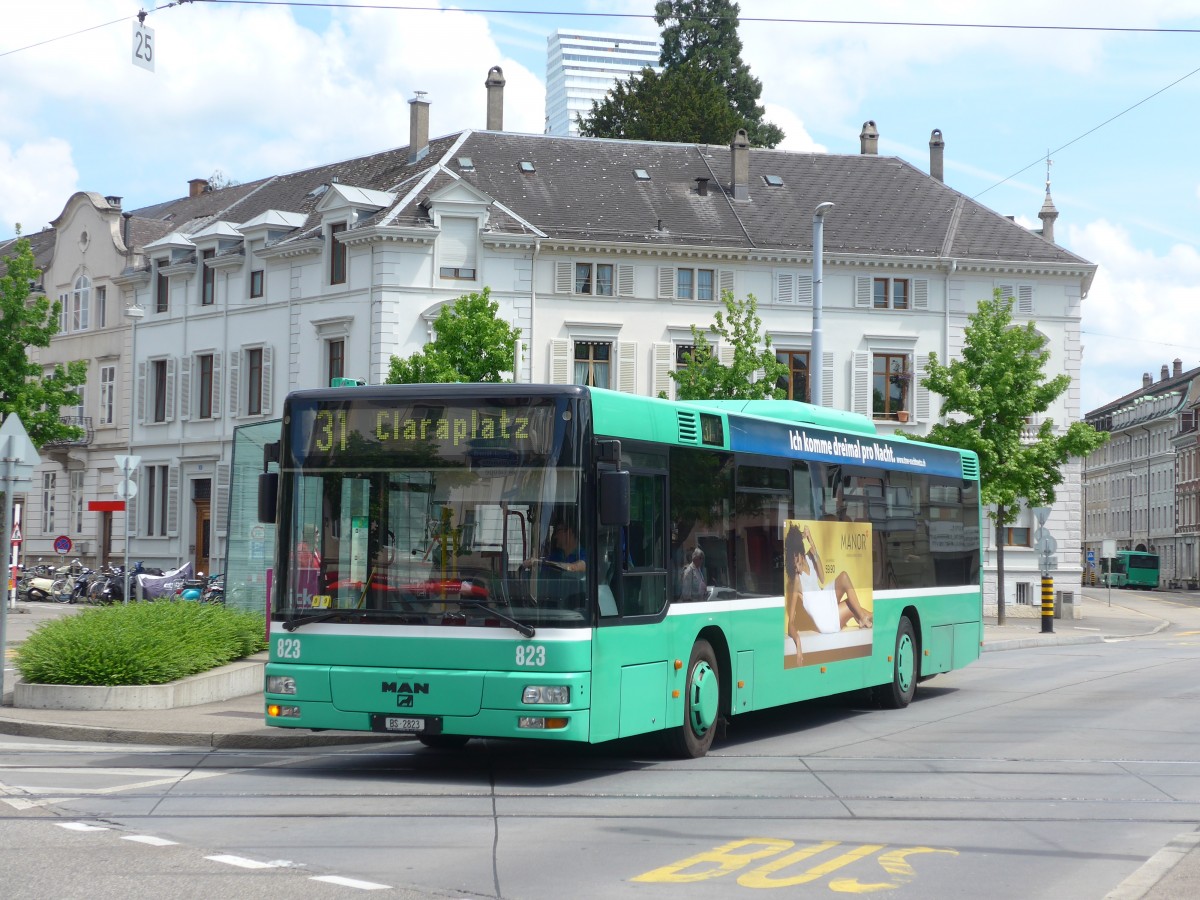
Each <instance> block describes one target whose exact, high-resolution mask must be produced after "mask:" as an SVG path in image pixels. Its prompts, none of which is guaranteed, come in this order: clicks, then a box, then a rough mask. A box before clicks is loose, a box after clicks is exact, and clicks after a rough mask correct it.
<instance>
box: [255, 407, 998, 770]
mask: <svg viewBox="0 0 1200 900" xmlns="http://www.w3.org/2000/svg"><path fill="white" fill-rule="evenodd" d="M276 461H277V463H278V473H275V472H271V473H270V474H264V475H263V476H262V479H261V484H260V517H261V518H262V519H263V520H264V521H273V522H275V523H276V524H277V534H278V535H279V538H278V541H277V547H276V549H275V560H274V566H273V570H272V571H273V583H272V585H271V589H270V601H269V602H270V616H269V618H270V629H271V640H270V659H269V662H268V664H267V672H266V676H267V678H266V697H265V702H266V721H267V723H268V724H270V725H274V726H280V727H285V728H305V729H344V730H350V731H377V732H390V733H399V734H410V735H414V736H415V737H417V738H418V739H419V740H421V741H422V742H424V743H425V744H427V745H429V746H435V747H455V746H461V745H462V744H464V743H466V742H467V741H468V740H469V739H470V738H472V737H491V738H528V739H537V740H551V741H576V742H586V743H599V742H603V741H610V740H614V739H617V738H624V737H629V736H632V735H639V734H646V733H649V732H662V733H663V735H664V737H665V739H666V743H667V745H668V746H669V747H670V749H671V750H672V751H673V752H675V753H677V754H679V755H681V756H685V757H699V756H702V755H704V753H706V752H707V751H708V749H709V746H710V745H711V743H712V741H713V737H714V735H715V734H716V732H717V731H718V730H719V726H720V725H721V724H722V723H724V722H727V721H729V720H736V718H737V716H739V715H741V714H743V713H747V712H750V711H752V710H762V709H766V708H769V707H775V706H779V705H782V704H787V703H794V702H796V701H801V700H807V699H811V698H814V697H821V696H825V695H830V694H836V693H840V692H844V691H850V690H857V689H863V688H872V689H874V691H875V694H876V696H877V698H878V700H879V702H880V703H881V704H882V705H884V706H889V707H903V706H906V705H907V704H908V703H909V702H910V700H911V699H912V697H913V694H914V692H915V690H916V687H917V683H918V681H920V680H923V679H924V678H926V677H929V676H932V675H933V674H935V673H938V672H946V671H949V670H951V669H955V668H959V667H961V666H964V665H966V664H968V663H970V662H971V661H973V660H975V659H977V658H978V656H979V649H980V642H981V639H982V634H983V630H982V597H983V592H982V577H981V570H980V560H981V558H982V548H981V545H980V541H981V535H982V533H983V532H982V528H981V524H982V522H981V518H980V516H981V511H980V490H979V474H978V473H979V464H978V460H977V458H976V457H975V456H974V455H973V454H972V453H969V452H966V451H958V450H953V449H947V448H944V447H937V446H933V445H928V444H922V443H918V442H915V441H909V440H905V439H903V438H901V437H894V436H888V435H881V434H877V433H876V430H875V426H874V425H873V423H872V422H871V420H870V419H867V418H865V417H862V416H857V415H854V414H851V413H846V412H840V411H836V410H828V409H822V408H818V407H813V406H809V405H807V404H803V403H797V402H793V401H772V400H763V401H707V402H671V401H667V400H661V399H654V398H649V397H639V396H633V395H630V394H625V393H618V392H614V391H606V390H600V389H594V388H588V387H583V386H578V385H529V384H469V385H467V384H457V385H385V386H370V387H367V386H364V387H352V388H341V389H323V390H312V391H301V392H296V393H293V394H292V395H290V396H289V397H288V398H287V400H286V402H285V406H284V412H283V432H282V436H281V440H280V443H279V444H278V445H269V446H268V448H267V452H266V459H265V460H264V471H266V470H267V467H268V465H269V464H272V463H274V462H276Z"/></svg>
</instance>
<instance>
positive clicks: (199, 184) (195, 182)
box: [188, 178, 208, 197]
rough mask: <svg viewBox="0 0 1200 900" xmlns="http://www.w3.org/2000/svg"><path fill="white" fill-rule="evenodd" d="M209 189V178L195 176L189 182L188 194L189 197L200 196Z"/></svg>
mask: <svg viewBox="0 0 1200 900" xmlns="http://www.w3.org/2000/svg"><path fill="white" fill-rule="evenodd" d="M207 190H208V179H207V178H193V179H192V180H191V181H189V182H188V196H189V197H199V196H200V195H201V194H203V193H204V192H205V191H207Z"/></svg>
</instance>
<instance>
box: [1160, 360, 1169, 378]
mask: <svg viewBox="0 0 1200 900" xmlns="http://www.w3.org/2000/svg"><path fill="white" fill-rule="evenodd" d="M1159 374H1160V376H1161V377H1160V378H1159V379H1158V380H1159V381H1166V380H1167V378H1169V377H1170V370H1168V369H1167V366H1166V364H1165V363H1164V364H1163V367H1162V372H1160V373H1159Z"/></svg>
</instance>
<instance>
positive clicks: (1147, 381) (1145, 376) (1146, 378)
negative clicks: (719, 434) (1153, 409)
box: [1142, 372, 1154, 389]
mask: <svg viewBox="0 0 1200 900" xmlns="http://www.w3.org/2000/svg"><path fill="white" fill-rule="evenodd" d="M1152 384H1154V379H1153V378H1151V377H1150V373H1149V372H1143V373H1142V388H1143V389H1144V388H1148V387H1150V385H1152Z"/></svg>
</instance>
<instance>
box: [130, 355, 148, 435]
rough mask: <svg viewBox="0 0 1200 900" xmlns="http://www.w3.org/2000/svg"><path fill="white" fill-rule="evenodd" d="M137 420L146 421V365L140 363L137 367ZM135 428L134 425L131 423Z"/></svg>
mask: <svg viewBox="0 0 1200 900" xmlns="http://www.w3.org/2000/svg"><path fill="white" fill-rule="evenodd" d="M137 372H138V374H137V404H136V405H137V420H138V421H139V422H145V421H146V363H144V362H140V363H138V367H137ZM130 427H133V423H132V422H131V423H130Z"/></svg>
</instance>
